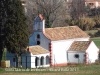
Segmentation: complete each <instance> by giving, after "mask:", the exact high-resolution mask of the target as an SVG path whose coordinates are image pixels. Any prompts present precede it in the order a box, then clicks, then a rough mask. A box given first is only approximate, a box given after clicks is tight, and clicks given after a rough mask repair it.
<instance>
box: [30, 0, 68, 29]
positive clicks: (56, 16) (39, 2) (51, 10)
mask: <svg viewBox="0 0 100 75" xmlns="http://www.w3.org/2000/svg"><path fill="white" fill-rule="evenodd" d="M31 2H33V16H34V17H36V15H38V14H39V13H41V14H42V15H43V17H44V18H45V19H46V27H48V28H50V27H54V25H55V24H56V26H59V24H60V23H61V22H63V23H64V19H65V17H66V15H65V14H66V6H65V3H64V0H32V1H31Z"/></svg>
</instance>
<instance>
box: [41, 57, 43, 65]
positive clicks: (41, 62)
mask: <svg viewBox="0 0 100 75" xmlns="http://www.w3.org/2000/svg"><path fill="white" fill-rule="evenodd" d="M41 65H44V57H43V56H42V57H41Z"/></svg>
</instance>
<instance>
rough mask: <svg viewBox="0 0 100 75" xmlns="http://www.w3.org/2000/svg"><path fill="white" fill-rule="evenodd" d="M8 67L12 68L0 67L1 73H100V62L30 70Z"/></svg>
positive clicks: (52, 74) (89, 74)
mask: <svg viewBox="0 0 100 75" xmlns="http://www.w3.org/2000/svg"><path fill="white" fill-rule="evenodd" d="M7 69H8V70H10V69H11V68H6V69H4V68H0V75H100V64H99V65H95V64H94V65H88V66H87V65H81V66H80V65H79V66H67V67H55V68H42V69H28V71H6V70H7ZM12 69H14V68H12ZM15 70H17V69H15ZM24 70H26V69H24Z"/></svg>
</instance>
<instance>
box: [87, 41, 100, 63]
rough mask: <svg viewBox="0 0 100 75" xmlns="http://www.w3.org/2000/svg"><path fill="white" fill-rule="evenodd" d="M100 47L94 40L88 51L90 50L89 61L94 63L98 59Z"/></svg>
mask: <svg viewBox="0 0 100 75" xmlns="http://www.w3.org/2000/svg"><path fill="white" fill-rule="evenodd" d="M98 51H99V48H97V46H96V45H95V43H94V42H93V41H92V42H91V44H90V46H89V47H88V49H87V50H86V52H88V62H90V63H94V62H95V60H97V59H98Z"/></svg>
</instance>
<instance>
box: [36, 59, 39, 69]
mask: <svg viewBox="0 0 100 75" xmlns="http://www.w3.org/2000/svg"><path fill="white" fill-rule="evenodd" d="M35 66H36V68H37V66H39V58H38V57H36V58H35Z"/></svg>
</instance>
